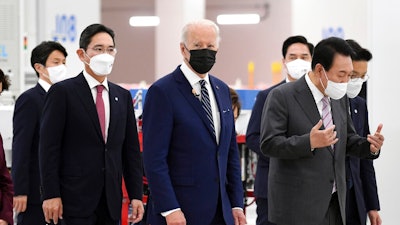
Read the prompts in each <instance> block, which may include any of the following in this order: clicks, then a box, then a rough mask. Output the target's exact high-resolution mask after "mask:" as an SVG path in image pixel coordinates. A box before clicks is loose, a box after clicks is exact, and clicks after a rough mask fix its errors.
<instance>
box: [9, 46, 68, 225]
mask: <svg viewBox="0 0 400 225" xmlns="http://www.w3.org/2000/svg"><path fill="white" fill-rule="evenodd" d="M67 55H68V54H67V51H66V50H65V48H64V47H63V46H62V45H61V44H60V43H58V42H54V41H44V42H42V43H40V44H39V45H38V46H36V47H35V48H34V49H33V50H32V54H31V66H32V68H33V69H34V70H35V72H36V75H37V77H38V78H39V79H38V82H37V84H36V86H34V87H33V88H31V89H29V90H27V91H25V92H24V93H22V94H21V95H20V96H19V97H18V99H17V101H16V103H15V108H14V116H13V143H12V170H11V174H12V178H13V182H14V211H15V212H16V213H17V214H18V216H17V221H16V222H17V225H44V224H46V222H45V220H44V215H43V210H42V201H41V196H40V173H39V153H38V151H39V127H40V118H41V115H42V109H43V105H44V100H45V96H46V92H47V91H48V90H49V88H50V86H51V85H52V84H54V83H56V82H58V81H61V80H63V79H65V78H66V75H67V68H66V66H65V63H66V57H67Z"/></svg>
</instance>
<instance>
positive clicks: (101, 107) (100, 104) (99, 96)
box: [96, 85, 106, 140]
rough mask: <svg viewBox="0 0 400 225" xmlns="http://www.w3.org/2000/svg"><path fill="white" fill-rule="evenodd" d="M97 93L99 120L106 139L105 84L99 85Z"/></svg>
mask: <svg viewBox="0 0 400 225" xmlns="http://www.w3.org/2000/svg"><path fill="white" fill-rule="evenodd" d="M96 89H97V95H96V109H97V115H98V116H99V122H100V127H101V133H102V134H103V138H104V140H105V139H106V110H105V108H104V101H103V89H104V86H103V85H97V86H96Z"/></svg>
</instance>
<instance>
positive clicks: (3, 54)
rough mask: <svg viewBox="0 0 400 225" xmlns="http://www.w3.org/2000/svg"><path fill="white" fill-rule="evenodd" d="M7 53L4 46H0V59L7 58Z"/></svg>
mask: <svg viewBox="0 0 400 225" xmlns="http://www.w3.org/2000/svg"><path fill="white" fill-rule="evenodd" d="M7 57H8V53H7V51H6V45H0V58H7Z"/></svg>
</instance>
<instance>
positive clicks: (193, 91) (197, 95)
mask: <svg viewBox="0 0 400 225" xmlns="http://www.w3.org/2000/svg"><path fill="white" fill-rule="evenodd" d="M192 94H193V95H194V97H196V98H198V97H199V96H200V94H197V92H196V91H195V90H194V89H192Z"/></svg>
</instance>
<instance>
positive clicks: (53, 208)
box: [42, 198, 63, 224]
mask: <svg viewBox="0 0 400 225" xmlns="http://www.w3.org/2000/svg"><path fill="white" fill-rule="evenodd" d="M42 208H43V213H44V219H45V220H46V223H50V220H53V223H54V224H57V223H58V219H62V214H63V206H62V201H61V198H51V199H46V200H44V201H43V204H42Z"/></svg>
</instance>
